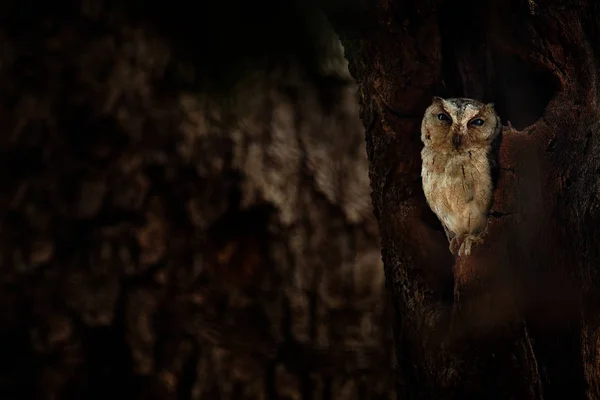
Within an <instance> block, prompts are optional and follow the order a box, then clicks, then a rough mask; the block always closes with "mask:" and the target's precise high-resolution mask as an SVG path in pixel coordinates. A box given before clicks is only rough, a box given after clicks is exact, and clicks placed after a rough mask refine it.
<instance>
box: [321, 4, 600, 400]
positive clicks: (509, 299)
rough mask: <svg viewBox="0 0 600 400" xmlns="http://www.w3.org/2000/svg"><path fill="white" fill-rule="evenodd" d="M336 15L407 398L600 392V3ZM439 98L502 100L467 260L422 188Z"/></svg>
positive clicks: (387, 7) (428, 7) (376, 8)
mask: <svg viewBox="0 0 600 400" xmlns="http://www.w3.org/2000/svg"><path fill="white" fill-rule="evenodd" d="M371 4H372V5H373V7H372V8H368V2H362V3H361V5H362V6H363V7H365V8H366V10H367V12H364V13H363V19H362V25H361V29H360V30H359V31H356V30H354V31H349V30H348V29H347V28H348V26H349V25H347V24H346V25H344V24H343V20H341V19H340V18H339V16H338V15H336V14H335V13H331V20H332V21H333V23H334V25H337V26H339V33H340V34H341V37H342V43H343V44H344V46H345V48H346V57H347V58H348V60H349V61H350V71H351V73H352V75H353V76H354V78H355V79H356V80H357V82H358V84H359V93H360V97H361V117H362V119H363V122H364V124H365V127H366V130H367V131H366V140H367V153H368V156H369V172H370V179H371V186H372V189H373V203H374V209H375V214H376V216H377V218H378V221H379V227H380V234H381V243H382V254H383V261H384V265H385V273H386V282H387V287H388V290H389V292H390V294H391V297H392V299H393V302H394V309H395V321H394V328H395V340H396V343H397V359H398V368H399V373H398V377H397V389H398V395H399V398H402V399H436V400H438V399H491V398H498V399H509V398H512V399H542V398H543V399H564V398H569V399H579V398H590V399H596V398H600V370H599V365H600V358H599V350H600V347H599V345H598V343H599V342H598V340H600V318H599V315H600V313H599V311H600V309H599V308H598V307H599V305H600V303H599V300H600V298H599V295H600V286H599V285H600V280H599V276H598V270H599V267H600V235H599V228H598V226H599V225H600V124H599V123H600V111H599V109H598V83H599V82H598V70H599V69H598V68H599V55H600V53H599V50H598V47H597V43H598V42H599V41H600V18H599V17H600V13H599V11H600V9H599V5H598V3H597V2H595V1H586V0H572V1H552V0H539V1H535V0H529V1H526V0H511V1H500V0H491V1H487V2H480V1H474V0H473V1H470V0H457V1H440V0H430V1H422V0H414V1H411V0H381V1H373V2H372V3H371ZM432 95H442V96H452V97H454V96H467V97H473V98H477V99H480V100H483V101H493V102H495V103H496V108H497V110H499V112H500V114H501V116H502V117H503V119H504V121H505V122H506V121H510V122H512V125H513V126H514V128H515V129H506V130H505V131H504V133H503V138H502V143H501V147H500V151H499V163H500V169H499V171H498V172H499V173H498V177H497V179H498V180H497V189H496V192H495V198H494V205H493V209H492V212H491V217H490V221H489V226H488V228H489V235H488V237H487V239H486V241H485V243H484V244H483V245H481V246H478V247H477V248H476V249H475V250H474V254H473V255H472V256H471V257H470V258H468V259H467V260H463V261H458V262H455V260H454V258H452V257H451V255H450V253H449V251H448V250H447V242H446V239H445V237H444V234H443V231H442V228H441V226H440V224H439V222H438V221H437V219H436V218H435V217H434V216H433V214H432V213H431V211H430V210H429V208H428V207H427V206H426V203H425V199H424V196H423V193H422V189H421V185H420V165H421V163H420V150H421V147H422V145H421V143H420V140H419V128H420V127H419V124H420V119H421V116H422V112H423V111H424V109H425V108H426V106H427V105H428V104H429V103H430V101H431V96H432Z"/></svg>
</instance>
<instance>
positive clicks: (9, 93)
mask: <svg viewBox="0 0 600 400" xmlns="http://www.w3.org/2000/svg"><path fill="white" fill-rule="evenodd" d="M117 3H119V2H117ZM136 3H138V2H124V3H122V4H121V3H120V4H116V3H115V4H116V5H115V4H113V2H108V1H107V2H101V1H93V0H92V1H82V2H81V4H78V2H69V5H68V6H67V5H65V4H63V6H64V7H62V8H61V7H58V5H57V4H49V3H43V4H42V2H40V3H39V4H37V3H36V2H28V1H25V2H16V1H15V2H5V3H3V5H2V6H1V12H0V21H1V22H2V23H1V25H0V26H1V27H0V87H1V88H2V90H1V91H0V98H1V99H2V106H1V107H0V127H1V132H2V133H1V134H0V145H1V146H0V147H1V149H2V157H1V158H0V162H1V163H2V167H3V168H2V169H1V171H0V172H1V174H2V175H1V176H2V180H1V181H0V185H1V187H2V190H1V191H0V201H1V205H2V206H1V208H0V215H1V217H2V220H1V225H0V265H1V266H2V272H1V273H0V338H1V339H2V340H0V398H2V399H3V400H5V399H28V398H29V399H31V398H35V399H106V398H111V397H112V398H115V397H116V398H121V397H123V398H129V399H151V398H156V399H176V398H177V399H211V400H212V399H236V400H237V399H276V398H277V399H324V400H325V399H387V398H392V397H393V396H392V391H391V390H390V388H393V380H392V379H391V378H390V377H391V376H392V368H393V365H392V363H393V354H392V352H391V351H390V348H392V345H391V331H390V329H389V328H390V326H389V323H388V318H386V315H387V312H386V307H385V305H386V301H385V299H386V295H385V291H384V279H383V278H384V277H383V268H382V266H381V257H380V250H379V238H378V234H377V226H376V221H375V218H374V217H373V215H372V211H371V209H372V205H371V201H370V188H369V184H368V175H367V156H366V152H365V150H364V144H363V129H362V126H361V124H360V120H359V116H358V109H357V102H356V88H355V86H354V84H352V82H351V79H349V76H347V67H345V64H344V63H343V61H344V60H343V55H342V54H341V53H340V54H339V55H336V54H333V55H332V54H331V53H329V52H330V51H331V49H330V48H328V47H327V43H325V44H324V45H325V48H326V51H325V55H323V54H320V55H318V54H317V55H314V57H316V58H317V59H318V61H319V63H321V62H322V61H323V59H320V58H319V57H322V56H323V57H325V58H327V59H326V60H325V61H333V63H330V64H331V65H333V70H332V71H329V72H327V71H319V70H318V68H316V67H314V68H313V70H312V71H311V69H310V68H309V67H310V66H309V65H302V66H300V67H297V68H286V66H288V67H289V65H295V64H296V63H295V61H294V60H293V58H294V57H300V56H302V54H300V55H299V54H297V53H299V52H301V51H304V52H305V53H306V54H308V53H311V52H316V53H318V52H317V51H316V50H314V49H313V48H312V47H311V46H312V45H314V43H312V42H311V43H310V46H306V48H305V49H302V48H301V47H302V46H301V45H302V44H303V43H304V42H302V41H299V39H298V38H297V36H298V35H300V34H299V33H298V30H299V29H300V28H302V27H301V26H300V27H299V26H298V25H297V24H294V21H296V22H297V20H295V19H293V18H292V17H293V16H294V15H295V13H294V12H291V11H290V9H287V8H284V7H283V6H282V5H281V2H277V1H275V2H268V1H263V2H253V3H252V6H249V3H248V2H246V1H240V2H236V1H226V2H219V1H216V2H214V3H212V4H207V3H203V2H200V4H196V3H197V2H194V3H193V4H192V5H190V7H193V8H190V9H185V8H184V6H183V5H182V4H175V5H170V4H169V5H166V4H164V3H161V4H160V5H161V6H162V8H159V9H152V8H150V7H152V5H151V4H150V3H148V4H144V5H142V4H141V3H140V4H136ZM131 5H133V6H135V7H133V6H132V7H129V6H131ZM198 7H201V9H200V10H198V9H197V8H198ZM261 7H262V8H261ZM263 8H264V9H263ZM265 10H266V11H270V12H265ZM275 11H276V12H275ZM271 12H274V14H273V13H271ZM281 13H283V16H282V14H281ZM280 18H283V20H280ZM182 31H183V34H181V32H182ZM273 32H275V33H278V34H277V35H274V34H273ZM232 38H233V39H232ZM325 39H326V40H325V41H326V42H327V40H329V41H331V43H335V37H333V36H328V37H326V38H325ZM269 40H270V41H269ZM302 40H307V39H306V38H304V37H303V38H302ZM304 44H305V43H304ZM260 46H266V47H267V48H265V47H260ZM261 51H262V52H263V53H264V54H262V53H260V52H261ZM286 51H287V52H288V53H286ZM257 54H258V55H257ZM272 54H278V57H288V59H283V60H282V59H279V58H278V59H272V58H268V57H266V55H272ZM282 54H283V55H282ZM306 54H304V56H306ZM262 55H264V56H265V57H262ZM252 57H255V58H252ZM267 61H273V62H275V64H276V68H270V67H269V63H268V62H267ZM286 61H287V63H286ZM313 61H315V60H314V59H313ZM340 62H342V63H341V65H342V67H343V68H342V67H339V65H340ZM240 65H241V66H243V67H244V68H247V69H246V70H235V68H233V66H240ZM331 65H330V66H331ZM301 67H302V68H301ZM250 69H251V70H250ZM298 71H300V72H298ZM223 72H226V73H225V74H223ZM244 72H245V73H246V76H244V77H245V79H244V80H242V81H241V83H240V82H239V81H238V80H239V79H241V78H242V77H243V75H244V74H243V73H244ZM248 72H251V73H250V74H248ZM326 73H327V74H326ZM247 75H250V76H247ZM219 79H222V80H223V81H225V80H227V79H231V80H233V81H238V83H239V84H240V87H241V88H240V89H239V91H238V90H235V91H233V92H230V94H236V96H237V99H238V100H239V101H237V102H231V101H225V100H226V99H224V98H221V99H218V98H215V97H210V96H209V95H208V94H207V93H210V94H213V93H215V91H217V90H221V89H223V87H220V86H219V85H215V82H217V81H219ZM209 83H210V84H211V85H210V87H209V86H207V85H208V84H209ZM230 83H231V81H230ZM224 105H225V106H226V107H223V106H224ZM349 177H350V179H349Z"/></svg>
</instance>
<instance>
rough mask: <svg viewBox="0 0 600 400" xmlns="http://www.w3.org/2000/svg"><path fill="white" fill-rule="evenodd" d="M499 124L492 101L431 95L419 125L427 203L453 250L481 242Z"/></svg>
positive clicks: (468, 251) (460, 251)
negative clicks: (491, 162) (482, 101)
mask: <svg viewBox="0 0 600 400" xmlns="http://www.w3.org/2000/svg"><path fill="white" fill-rule="evenodd" d="M501 129H502V123H501V122H500V118H499V117H498V115H497V114H496V111H495V110H494V106H493V104H483V103H480V102H478V101H476V100H472V99H466V98H451V99H442V98H440V97H434V98H433V103H432V104H431V105H430V106H429V107H428V108H427V110H426V111H425V115H424V117H423V121H422V124H421V140H422V141H423V143H424V144H425V147H424V148H423V150H422V152H421V158H422V160H423V166H422V169H421V177H422V179H423V191H424V192H425V197H426V199H427V203H428V204H429V206H430V207H431V209H432V210H433V212H434V213H435V214H436V215H437V217H438V218H439V220H440V221H441V222H442V225H443V226H444V230H445V231H446V236H447V237H448V241H449V242H450V251H451V252H452V254H456V253H457V251H458V255H459V256H462V255H469V254H471V246H472V245H473V244H474V243H480V242H481V240H482V236H483V233H484V232H485V228H486V225H487V217H488V212H489V209H490V207H491V203H492V191H493V185H492V176H491V169H490V156H491V154H490V152H491V148H492V142H493V141H494V139H495V138H496V137H497V136H498V135H499V134H500V131H501Z"/></svg>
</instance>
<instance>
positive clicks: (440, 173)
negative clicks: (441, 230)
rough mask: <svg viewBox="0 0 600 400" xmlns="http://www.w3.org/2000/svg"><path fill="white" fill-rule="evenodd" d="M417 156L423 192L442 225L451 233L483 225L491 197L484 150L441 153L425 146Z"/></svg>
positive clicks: (489, 177) (476, 228) (486, 157)
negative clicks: (420, 160)
mask: <svg viewBox="0 0 600 400" xmlns="http://www.w3.org/2000/svg"><path fill="white" fill-rule="evenodd" d="M421 156H422V159H423V166H422V170H421V175H422V180H423V191H424V193H425V197H426V199H427V203H428V204H429V206H430V207H431V209H432V210H433V212H434V213H435V214H436V215H437V216H438V218H439V219H440V220H441V221H442V223H443V224H444V225H445V226H446V227H447V228H448V229H450V230H451V231H452V232H454V233H462V232H464V233H469V232H473V231H476V230H479V229H480V228H481V225H482V224H483V225H485V221H486V220H487V212H488V210H489V207H490V203H491V195H492V182H491V176H490V167H489V162H488V155H487V151H486V150H484V149H470V150H464V151H451V152H441V151H434V150H432V149H431V148H429V147H427V146H426V147H425V148H424V149H423V151H422V153H421Z"/></svg>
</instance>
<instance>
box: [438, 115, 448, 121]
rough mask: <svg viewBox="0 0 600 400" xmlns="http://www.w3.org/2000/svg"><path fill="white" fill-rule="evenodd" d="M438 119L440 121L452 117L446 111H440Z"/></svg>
mask: <svg viewBox="0 0 600 400" xmlns="http://www.w3.org/2000/svg"><path fill="white" fill-rule="evenodd" d="M438 119H439V120H440V121H450V117H449V116H448V114H444V113H439V114H438Z"/></svg>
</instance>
